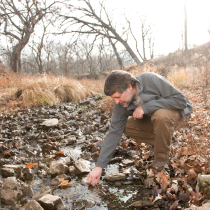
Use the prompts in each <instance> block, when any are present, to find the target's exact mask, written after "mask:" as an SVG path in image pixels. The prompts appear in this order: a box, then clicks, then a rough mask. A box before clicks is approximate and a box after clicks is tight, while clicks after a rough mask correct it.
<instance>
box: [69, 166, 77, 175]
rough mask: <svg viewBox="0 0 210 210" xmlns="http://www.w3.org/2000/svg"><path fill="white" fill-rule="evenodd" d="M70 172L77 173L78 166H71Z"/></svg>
mask: <svg viewBox="0 0 210 210" xmlns="http://www.w3.org/2000/svg"><path fill="white" fill-rule="evenodd" d="M69 173H70V174H75V173H76V168H75V167H74V166H69Z"/></svg>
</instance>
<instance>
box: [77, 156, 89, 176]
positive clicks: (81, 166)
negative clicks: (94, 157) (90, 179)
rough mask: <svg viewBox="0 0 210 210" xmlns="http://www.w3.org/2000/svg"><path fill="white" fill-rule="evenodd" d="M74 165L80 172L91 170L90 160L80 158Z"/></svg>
mask: <svg viewBox="0 0 210 210" xmlns="http://www.w3.org/2000/svg"><path fill="white" fill-rule="evenodd" d="M74 165H75V168H76V169H77V170H78V173H79V174H81V173H89V172H90V161H87V160H84V159H82V158H80V159H78V160H77V161H76V162H75V163H74Z"/></svg>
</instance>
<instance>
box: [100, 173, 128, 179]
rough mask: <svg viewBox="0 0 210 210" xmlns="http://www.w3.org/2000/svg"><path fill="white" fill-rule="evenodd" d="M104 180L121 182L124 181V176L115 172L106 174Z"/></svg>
mask: <svg viewBox="0 0 210 210" xmlns="http://www.w3.org/2000/svg"><path fill="white" fill-rule="evenodd" d="M104 179H105V180H107V181H122V180H126V175H125V174H123V173H118V172H115V173H110V174H107V175H106V176H105V177H104Z"/></svg>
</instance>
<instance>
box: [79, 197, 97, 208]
mask: <svg viewBox="0 0 210 210" xmlns="http://www.w3.org/2000/svg"><path fill="white" fill-rule="evenodd" d="M94 206H95V201H94V200H93V199H91V198H88V199H79V200H77V201H76V202H75V208H76V209H87V208H93V207H94Z"/></svg>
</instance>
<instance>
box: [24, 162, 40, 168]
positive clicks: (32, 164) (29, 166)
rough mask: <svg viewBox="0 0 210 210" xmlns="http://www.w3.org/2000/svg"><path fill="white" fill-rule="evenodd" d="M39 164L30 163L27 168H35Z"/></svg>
mask: <svg viewBox="0 0 210 210" xmlns="http://www.w3.org/2000/svg"><path fill="white" fill-rule="evenodd" d="M36 165H37V163H29V164H28V165H27V166H26V167H25V168H33V167H34V166H36Z"/></svg>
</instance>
